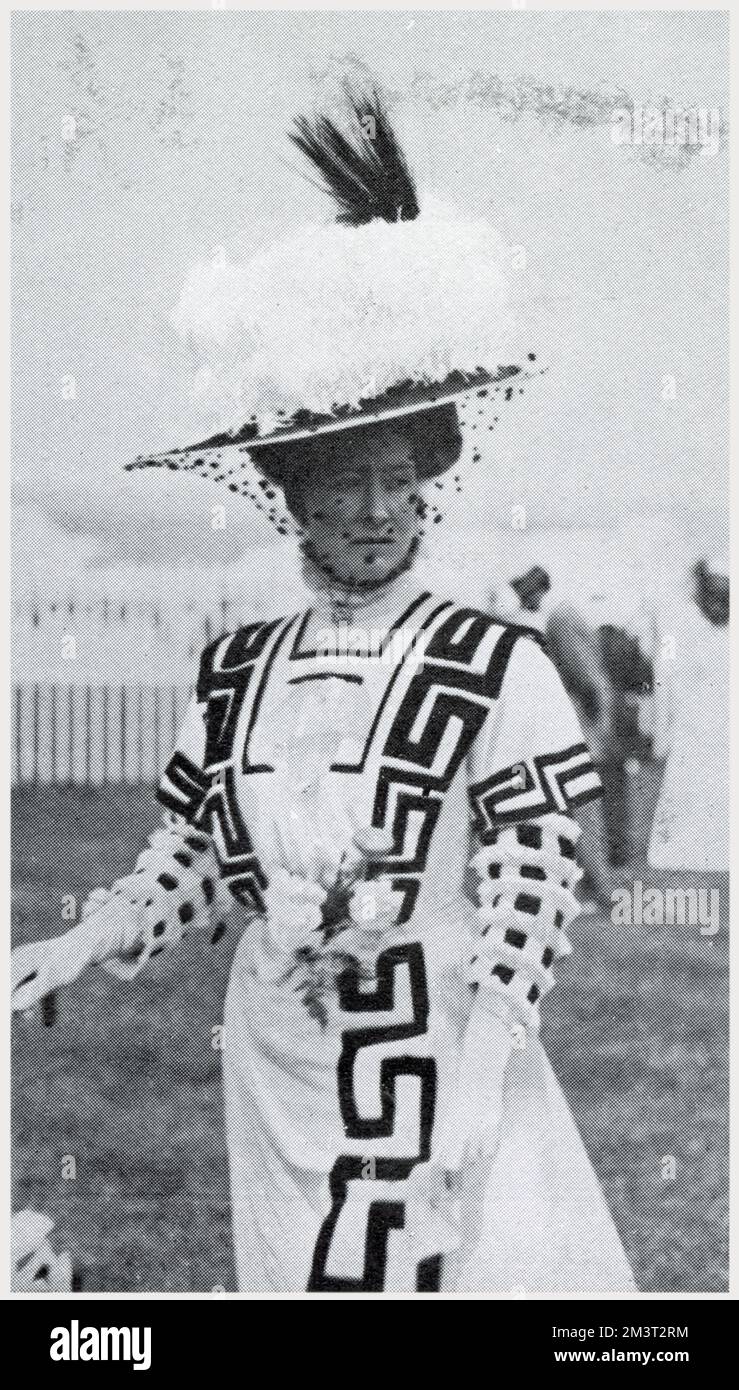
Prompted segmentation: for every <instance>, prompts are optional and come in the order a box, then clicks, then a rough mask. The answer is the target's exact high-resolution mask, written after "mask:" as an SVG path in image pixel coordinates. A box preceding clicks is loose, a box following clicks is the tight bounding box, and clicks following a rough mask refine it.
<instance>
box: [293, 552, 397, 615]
mask: <svg viewBox="0 0 739 1390" xmlns="http://www.w3.org/2000/svg"><path fill="white" fill-rule="evenodd" d="M415 558H416V555H415V554H414V555H413V556H411V557H410V558H409V560H408V563H407V564H406V565H405V566H404V567H403V568H402V570H400V571H398V572H397V573H396V574H394V575H391V577H390V578H389V579H388V580H387V581H386V582H385V583H384V584H378V585H376V586H374V587H373V588H371V589H365V590H363V591H358V590H357V589H351V588H345V587H343V586H342V585H340V584H337V583H336V581H335V580H334V579H332V578H331V577H330V576H329V575H327V574H326V573H325V571H324V570H322V569H321V567H320V566H319V565H317V564H316V562H315V561H314V560H313V559H312V558H311V556H310V554H309V553H306V551H305V550H304V551H303V580H304V582H305V584H306V585H307V587H308V588H309V589H310V591H311V593H312V594H313V596H314V599H315V602H314V612H315V614H316V616H317V617H319V618H321V619H325V620H327V621H329V622H331V623H332V624H334V625H335V626H338V625H339V624H344V623H345V624H348V625H352V624H354V623H361V625H362V626H363V627H381V626H383V625H384V624H388V623H389V622H390V621H392V619H393V618H394V617H396V616H397V615H398V614H399V613H402V612H403V611H404V609H405V608H407V607H408V606H409V605H410V604H411V603H412V601H413V599H414V598H415V597H416V596H417V595H418V594H419V593H420V592H421V589H422V585H421V584H420V583H419V579H418V577H417V575H416V574H415V573H414V566H415Z"/></svg>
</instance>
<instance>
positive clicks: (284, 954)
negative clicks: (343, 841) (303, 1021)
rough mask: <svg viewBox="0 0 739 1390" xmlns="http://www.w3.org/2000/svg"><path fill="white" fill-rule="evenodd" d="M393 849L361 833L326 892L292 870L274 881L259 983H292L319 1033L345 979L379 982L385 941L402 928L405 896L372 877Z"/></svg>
mask: <svg viewBox="0 0 739 1390" xmlns="http://www.w3.org/2000/svg"><path fill="white" fill-rule="evenodd" d="M391 848H392V842H391V840H390V839H389V837H388V835H387V833H386V832H385V831H382V830H375V829H372V828H367V829H362V830H357V831H355V833H354V835H353V837H352V845H351V848H350V849H349V850H348V851H347V852H346V853H345V854H344V855H343V857H342V859H341V863H340V865H339V869H338V872H337V873H336V876H335V878H334V879H333V881H332V882H331V883H330V884H329V886H328V887H324V886H323V884H322V883H320V882H318V881H316V880H315V879H308V878H303V877H301V875H299V874H291V873H289V872H288V871H287V870H286V869H279V870H277V871H276V872H275V873H274V874H273V876H272V878H271V879H270V884H269V887H268V888H267V890H266V892H265V902H266V906H267V917H266V931H265V939H264V943H263V950H262V952H261V953H260V956H259V959H258V962H257V967H256V973H257V976H258V978H259V979H260V980H261V981H262V982H263V983H268V984H273V985H285V984H287V983H291V984H292V985H293V987H294V989H295V990H296V992H297V993H298V994H299V995H300V996H301V998H302V1001H303V1004H304V1006H305V1008H306V1011H307V1013H308V1015H309V1017H310V1018H313V1019H315V1020H316V1021H317V1022H318V1023H320V1025H321V1028H326V1026H327V1024H328V1001H329V998H330V996H331V995H332V994H336V993H337V992H338V987H339V981H340V980H341V979H342V977H345V976H347V975H348V976H353V977H354V979H355V980H371V979H373V977H374V966H375V962H376V960H377V955H378V953H379V951H380V950H381V949H382V947H383V944H384V938H385V937H386V936H387V935H388V934H389V933H390V932H391V931H392V930H393V929H394V928H395V926H396V924H397V919H398V915H399V912H400V908H401V905H402V900H403V899H402V894H401V893H399V892H397V891H396V890H395V889H393V888H392V887H391V885H390V883H389V882H388V880H387V879H386V878H382V877H377V878H373V877H372V874H373V872H374V865H375V864H376V863H377V862H378V861H379V860H381V859H384V858H386V857H387V854H388V853H389V851H390V849H391Z"/></svg>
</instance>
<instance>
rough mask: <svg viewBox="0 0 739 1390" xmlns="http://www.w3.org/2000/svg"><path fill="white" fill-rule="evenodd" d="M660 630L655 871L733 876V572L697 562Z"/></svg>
mask: <svg viewBox="0 0 739 1390" xmlns="http://www.w3.org/2000/svg"><path fill="white" fill-rule="evenodd" d="M683 587H684V588H687V592H686V593H685V594H684V596H683V597H681V598H680V599H679V600H678V602H677V603H673V604H672V605H670V606H668V607H665V608H664V609H663V611H661V612H660V613H659V614H658V617H657V622H656V625H655V652H654V666H655V692H654V694H655V737H654V751H655V755H656V756H657V757H662V758H666V763H665V771H664V777H663V780H662V786H661V789H660V794H659V801H658V803H657V810H656V812H655V817H654V825H653V827H652V834H651V837H650V842H649V863H650V865H651V866H652V867H653V868H655V869H668V870H688V871H690V872H693V873H697V874H725V873H727V872H728V868H729V758H728V749H727V730H728V722H729V640H728V625H729V566H728V561H727V560H726V559H725V558H723V557H721V558H718V557H717V558H715V559H713V560H706V559H703V560H699V561H698V563H697V564H696V565H694V567H693V568H692V570H691V572H690V575H689V576H688V577H687V585H683Z"/></svg>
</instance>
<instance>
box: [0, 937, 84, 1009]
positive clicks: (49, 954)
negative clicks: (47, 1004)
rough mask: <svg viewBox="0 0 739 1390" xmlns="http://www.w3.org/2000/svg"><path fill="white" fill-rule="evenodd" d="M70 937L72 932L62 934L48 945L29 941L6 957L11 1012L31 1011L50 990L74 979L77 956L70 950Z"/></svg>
mask: <svg viewBox="0 0 739 1390" xmlns="http://www.w3.org/2000/svg"><path fill="white" fill-rule="evenodd" d="M73 935H74V933H73V932H66V933H65V935H64V936H55V937H52V938H51V940H50V941H29V942H28V943H27V945H25V946H18V947H16V949H15V950H14V951H13V953H12V955H11V957H10V984H11V1007H12V1008H13V1010H17V1011H23V1012H25V1010H26V1009H32V1008H33V1006H34V1004H38V1003H40V1001H41V1000H42V999H45V998H46V996H47V994H51V992H52V990H55V989H58V988H59V986H60V985H66V984H69V982H70V980H73V979H74V978H75V976H76V974H77V973H78V971H77V960H76V955H77V953H76V952H75V951H74V950H73V949H71V944H70V941H69V938H70V937H71V936H73Z"/></svg>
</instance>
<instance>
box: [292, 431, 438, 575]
mask: <svg viewBox="0 0 739 1390" xmlns="http://www.w3.org/2000/svg"><path fill="white" fill-rule="evenodd" d="M291 504H292V509H293V511H294V513H295V516H296V519H297V520H298V521H299V522H300V525H301V526H302V528H303V530H304V532H305V536H306V540H307V542H308V545H309V549H310V553H311V554H312V556H313V558H314V559H315V560H317V561H318V563H319V564H320V565H321V567H322V568H323V569H325V570H326V571H327V573H328V574H330V575H331V576H332V577H333V578H334V579H336V581H337V582H338V583H340V584H345V585H347V586H349V587H351V586H352V585H355V584H356V585H363V584H381V583H382V582H383V580H385V579H387V578H388V577H389V576H390V575H391V574H392V573H393V572H394V571H395V570H397V569H398V568H399V566H401V565H402V564H403V562H404V561H405V560H406V559H407V556H408V553H409V551H410V549H411V546H412V544H413V542H414V540H415V539H416V538H417V536H418V534H419V527H420V518H419V504H420V495H419V491H418V476H417V472H416V465H415V462H414V460H413V456H412V452H411V443H410V440H409V439H408V437H407V435H406V434H404V432H403V431H402V429H399V428H398V427H397V426H393V425H387V426H385V427H383V428H381V429H376V430H366V431H358V432H357V433H356V434H354V435H350V434H347V435H346V436H345V437H344V439H343V440H342V439H341V438H339V439H338V440H337V444H336V447H333V446H332V448H331V450H330V451H329V450H327V451H326V455H325V457H323V458H321V457H319V458H318V459H317V460H316V464H315V466H314V467H313V468H311V469H310V470H309V472H308V473H307V474H306V476H305V477H304V478H303V479H301V481H300V483H299V485H298V487H297V490H296V492H295V493H294V495H293V496H292V497H291Z"/></svg>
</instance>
